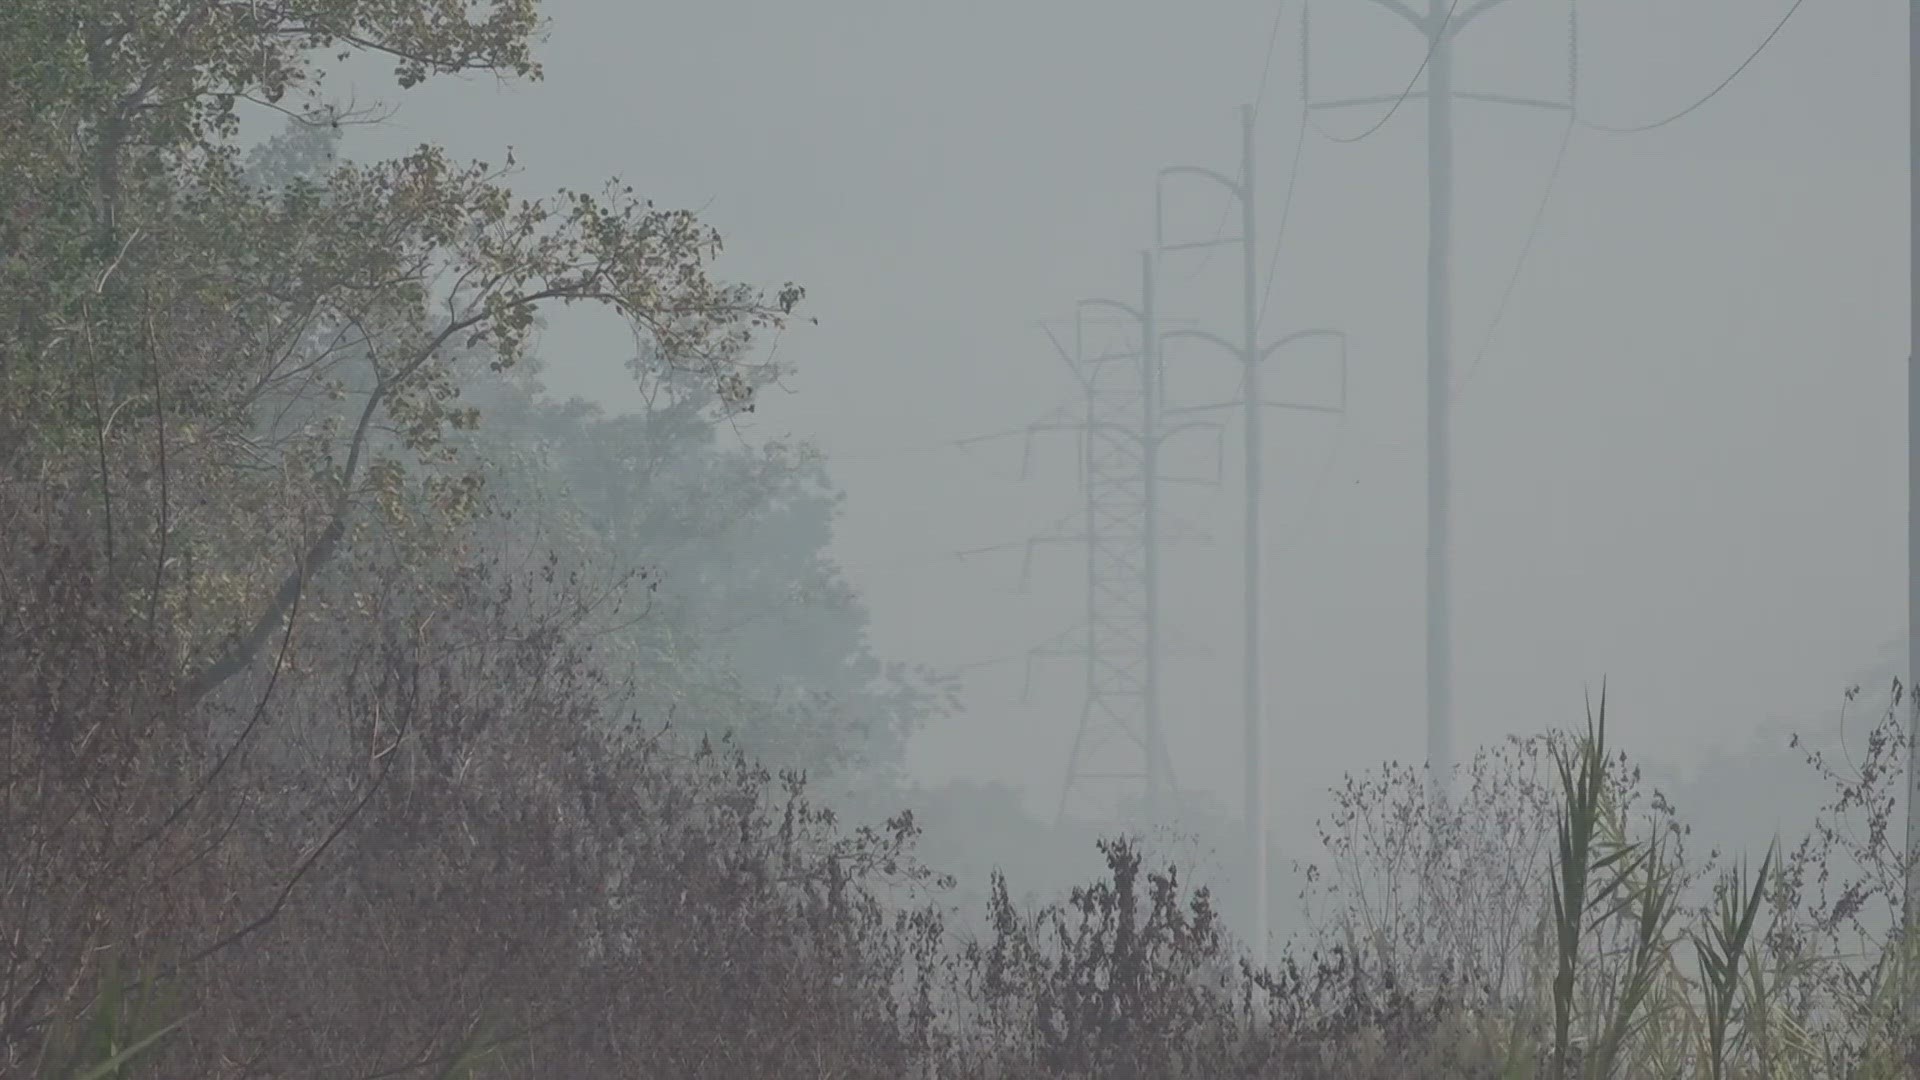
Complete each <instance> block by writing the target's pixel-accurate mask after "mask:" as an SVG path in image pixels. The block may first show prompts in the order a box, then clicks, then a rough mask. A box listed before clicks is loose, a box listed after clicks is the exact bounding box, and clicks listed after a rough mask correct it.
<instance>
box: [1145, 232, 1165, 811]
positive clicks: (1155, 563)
mask: <svg viewBox="0 0 1920 1080" xmlns="http://www.w3.org/2000/svg"><path fill="white" fill-rule="evenodd" d="M1140 382H1141V388H1142V393H1141V401H1142V402H1143V410H1142V411H1143V416H1142V417H1141V425H1140V454H1141V458H1142V465H1141V473H1142V476H1143V479H1144V480H1145V483H1146V489H1147V490H1146V498H1145V504H1146V509H1145V513H1143V514H1142V515H1141V517H1142V521H1141V532H1142V534H1143V535H1142V536H1141V541H1140V542H1141V547H1142V549H1143V551H1144V554H1145V559H1144V560H1143V561H1144V563H1145V566H1144V575H1143V576H1144V578H1145V581H1144V582H1143V589H1144V591H1145V593H1146V608H1147V625H1146V638H1147V650H1146V651H1147V656H1146V661H1147V662H1146V701H1145V703H1144V707H1143V709H1142V714H1143V718H1144V720H1145V724H1144V727H1145V728H1146V731H1145V735H1146V751H1147V820H1148V823H1149V824H1156V825H1157V824H1159V823H1160V815H1161V813H1162V812H1163V811H1164V810H1165V806H1164V805H1163V803H1162V796H1163V794H1164V792H1163V791H1162V789H1163V788H1164V786H1165V785H1166V782H1167V768H1166V746H1165V744H1164V743H1163V742H1162V741H1161V731H1160V405H1161V402H1160V328H1159V326H1158V324H1157V323H1156V321H1155V318H1154V306H1153V252H1151V251H1142V252H1141V253H1140Z"/></svg>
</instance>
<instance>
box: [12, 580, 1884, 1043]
mask: <svg viewBox="0 0 1920 1080" xmlns="http://www.w3.org/2000/svg"><path fill="white" fill-rule="evenodd" d="M43 565H45V566H47V567H49V568H50V570H49V572H48V573H46V574H44V575H42V576H41V577H40V578H39V579H38V580H37V581H36V582H35V583H34V588H36V589H37V590H38V591H39V593H40V594H41V596H40V603H39V604H38V605H20V606H16V607H15V608H14V609H13V610H15V611H17V612H20V613H21V614H20V616H19V618H20V619H22V620H24V621H22V622H20V623H18V624H16V625H15V626H14V627H13V628H12V629H11V630H10V631H9V633H10V635H11V636H10V637H9V641H10V642H12V643H13V644H12V646H11V647H12V648H13V651H12V652H11V653H9V656H10V660H9V664H10V669H9V676H10V677H9V678H8V679H7V680H6V681H5V685H4V686H3V687H0V717H4V718H5V722H6V724H7V726H8V730H7V732H6V738H7V739H8V744H7V745H8V746H9V747H10V748H11V749H10V752H9V755H8V758H7V762H8V764H7V772H6V774H5V785H6V791H5V792H4V794H5V798H4V800H0V812H4V814H5V815H6V816H5V819H4V820H0V927H4V929H5V932H6V933H5V937H6V941H5V944H4V948H0V1075H6V1076H32V1077H59V1078H81V1077H85V1078H89V1080H91V1078H104V1077H145V1076H152V1077H176V1076H178V1077H209V1076H213V1077H229V1076H230V1077H242V1076H295V1075H325V1076H329V1077H361V1078H367V1080H372V1078H375V1077H392V1076H463V1077H465V1076H474V1077H478V1076H529V1077H531V1076H580V1077H592V1076H647V1077H656V1076H658V1077H728V1078H733V1077H748V1076H798V1077H873V1078H882V1077H885V1078H897V1077H954V1078H980V1080H989V1078H1004V1080H1016V1078H1028V1077H1033V1078H1039V1077H1047V1078H1068V1077H1116V1078H1128V1077H1140V1078H1147V1077H1153V1078H1183V1077H1231V1076H1242V1077H1278V1076H1289V1077H1295V1076H1309V1077H1326V1078H1329V1080H1373V1078H1378V1080H1386V1078H1401V1077H1413V1076H1418V1077H1433V1078H1454V1077H1457V1078H1463V1080H1464V1078H1479V1077H1487V1078H1495V1077H1499V1078H1507V1077H1511V1078H1528V1077H1552V1078H1561V1077H1579V1078H1582V1080H1587V1078H1596V1080H1597V1078H1604V1077H1650V1078H1651V1077H1662V1078H1666V1077H1679V1078H1689V1080H1691V1078H1710V1080H1724V1078H1734V1077H1737V1078H1743V1080H1744V1078H1755V1077H1768V1078H1780V1080H1787V1078H1809V1080H1810V1078H1835V1080H1838V1078H1850V1080H1853V1078H1857V1080H1870V1078H1877V1077H1887V1078H1892V1077H1900V1076H1910V1075H1916V1074H1917V1073H1916V1065H1920V1057H1916V1056H1915V1050H1914V1045H1915V1044H1914V1040H1913V1038H1912V1032H1913V1030H1914V1029H1913V1027H1912V1025H1910V1024H1908V1023H1907V1022H1906V1019H1905V1015H1906V1013H1905V1009H1904V1006H1905V1003H1906V1002H1908V1001H1909V1000H1911V999H1912V998H1913V995H1912V994H1911V988H1912V981H1913V980H1912V973H1913V972H1914V971H1915V965H1914V964H1913V963H1912V962H1911V957H1910V950H1909V949H1908V948H1907V947H1906V946H1905V945H1903V944H1902V943H1901V936H1900V935H1899V934H1898V933H1897V932H1896V931H1897V927H1898V925H1899V922H1900V918H1899V917H1900V914H1901V912H1900V897H1901V895H1902V882H1903V880H1904V875H1905V872H1906V865H1905V859H1904V854H1903V852H1902V850H1901V841H1900V840H1899V838H1898V835H1897V834H1898V830H1897V828H1896V827H1895V814H1896V811H1897V810H1898V809H1899V808H1900V806H1901V800H1900V797H1899V794H1900V787H1901V778H1902V777H1903V775H1904V769H1905V740H1904V737H1903V733H1902V731H1901V725H1900V724H1899V723H1898V722H1897V716H1896V711H1894V710H1890V711H1889V712H1888V713H1887V715H1886V716H1885V717H1884V718H1883V720H1882V722H1881V723H1880V724H1879V726H1878V727H1876V728H1875V729H1874V730H1873V731H1872V732H1871V734H1870V735H1869V738H1868V740H1867V745H1866V753H1865V756H1864V758H1863V760H1862V761H1861V762H1860V763H1859V764H1858V766H1857V767H1856V768H1854V769H1852V770H1850V771H1847V772H1842V771H1841V770H1839V769H1837V768H1835V767H1833V766H1832V765H1831V764H1830V763H1829V762H1827V761H1825V760H1824V759H1823V758H1822V757H1821V756H1820V755H1818V754H1811V755H1809V762H1810V764H1811V766H1812V767H1813V768H1815V769H1816V770H1819V771H1820V772H1821V774H1822V775H1823V776H1825V777H1827V778H1828V779H1829V780H1830V781H1831V782H1832V783H1833V785H1834V797H1833V799H1832V800H1831V802H1830V803H1829V804H1828V806H1827V807H1826V808H1825V810H1824V811H1823V812H1822V814H1821V815H1820V817H1819V819H1818V820H1816V821H1815V822H1814V823H1812V827H1811V828H1810V830H1809V831H1808V833H1807V834H1806V836H1805V837H1804V838H1802V839H1800V840H1799V841H1798V842H1796V843H1794V844H1791V845H1786V846H1776V847H1775V848H1773V849H1771V850H1769V851H1766V852H1762V853H1756V857H1754V858H1752V859H1751V860H1748V859H1745V858H1740V859H1734V860H1731V861H1728V860H1723V859H1721V858H1720V857H1719V856H1718V855H1717V854H1716V853H1708V854H1707V855H1706V856H1704V857H1696V856H1695V855H1694V854H1693V853H1691V852H1690V851H1689V850H1688V847H1687V843H1688V832H1687V829H1686V827H1685V825H1684V823H1683V821H1682V819H1681V816H1680V813H1679V811H1678V810H1677V809H1676V808H1675V807H1673V806H1672V805H1671V804H1670V803H1669V802H1668V801H1667V799H1666V798H1665V797H1664V796H1663V795H1662V794H1661V793H1660V792H1658V791H1653V790H1649V789H1648V787H1647V785H1645V784H1644V783H1643V781H1642V779H1641V776H1640V774H1639V773H1638V771H1637V770H1636V769H1634V768H1633V766H1632V765H1631V763H1630V761H1629V759H1628V758H1627V757H1625V756H1624V755H1622V754H1620V753H1618V752H1617V751H1615V750H1613V749H1612V748H1610V747H1609V746H1608V744H1607V741H1606V710H1605V703H1604V699H1603V701H1602V702H1601V704H1600V706H1599V709H1598V710H1597V713H1595V714H1594V715H1592V716H1590V717H1589V722H1588V724H1587V726H1586V728H1585V729H1584V730H1580V731H1574V732H1570V733H1565V734H1556V735H1551V736H1543V737H1540V738H1536V739H1529V740H1514V741H1512V742H1510V743H1507V744H1505V745H1503V746H1500V747H1496V748H1493V749H1490V750H1488V751H1486V752H1483V753H1482V754H1481V755H1479V756H1478V757H1477V758H1476V759H1475V761H1474V762H1473V763H1472V764H1471V765H1470V766H1468V767H1467V768H1466V769H1464V770H1463V771H1462V777H1461V780H1462V783H1461V784H1460V785H1459V788H1460V790H1459V793H1458V794H1457V795H1456V796H1454V797H1453V798H1452V799H1450V800H1448V801H1446V802H1436V801H1434V800H1432V799H1430V798H1429V797H1428V794H1427V790H1426V785H1425V783H1424V779H1425V778H1424V777H1423V776H1422V775H1421V774H1420V773H1419V772H1418V771H1417V770H1409V769H1398V768H1388V769H1383V770H1381V771H1380V772H1379V773H1378V774H1377V775H1374V776H1369V777H1363V778H1355V779H1352V780H1349V781H1348V782H1347V783H1346V784H1345V785H1343V786H1342V787H1341V788H1339V789H1338V790H1336V791H1335V792H1334V806H1333V812H1332V814H1331V816H1330V817H1329V818H1328V820H1327V821H1326V822H1325V823H1324V824H1323V828H1322V840H1323V847H1324V857H1323V859H1322V860H1321V862H1320V863H1319V864H1318V865H1316V867H1314V868H1313V869H1312V871H1311V872H1310V873H1309V875H1308V880H1309V886H1308V896H1307V899H1308V901H1309V910H1310V912H1311V914H1312V927H1313V933H1312V935H1311V937H1310V938H1309V939H1308V940H1306V941H1304V942H1302V943H1300V944H1298V945H1297V946H1295V947H1293V948H1292V949H1290V950H1289V951H1288V952H1286V953H1285V954H1283V955H1282V956H1281V958H1280V959H1279V960H1278V961H1277V962H1276V963H1275V964H1273V965H1272V966H1270V967H1267V968H1258V969H1257V968H1255V967H1254V966H1253V965H1251V964H1250V963H1249V962H1248V961H1247V959H1246V955H1247V954H1246V951H1245V950H1244V949H1243V948H1242V947H1241V946H1240V944H1239V943H1238V942H1236V941H1235V940H1234V939H1233V937H1232V935H1231V934H1230V933H1229V932H1228V930H1227V928H1226V926H1225V924H1224V922H1223V920H1222V918H1221V916H1220V915H1219V913H1218V912H1217V911H1216V910H1215V906H1214V900H1213V897H1212V896H1211V894H1210V893H1209V891H1208V889H1206V888H1205V887H1194V886H1193V885H1192V884H1190V882H1189V881H1188V880H1187V878H1186V877H1185V875H1184V873H1183V871H1182V869H1181V868H1179V867H1176V866H1172V865H1165V864H1161V863H1157V862H1154V861H1151V860H1150V859H1149V858H1148V857H1147V855H1146V854H1145V853H1144V850H1145V849H1144V848H1143V846H1142V845H1141V843H1140V842H1138V841H1137V840H1136V839H1135V838H1131V837H1126V836H1120V837H1115V838H1113V839H1111V840H1108V841H1106V842H1104V843H1102V844H1101V849H1100V850H1101V854H1102V856H1103V857H1104V859H1105V866H1106V870H1105V874H1104V875H1103V876H1102V877H1101V879H1100V880H1098V881H1095V882H1092V883H1089V884H1087V885H1085V886H1083V887H1080V888H1077V889H1074V890H1073V891H1072V892H1071V893H1070V895H1067V896H1065V897H1062V898H1060V899H1058V900H1057V901H1055V902H1053V903H1031V902H1029V903H1016V902H1015V901H1014V899H1013V896H1014V892H1013V889H1012V888H1011V887H1010V885H1009V882H1008V881H1007V880H1006V879H1005V877H1003V876H1001V875H1000V874H998V873H995V874H994V876H993V879H992V882H991V888H990V890H989V898H988V901H987V905H986V906H987V911H986V913H985V916H986V917H985V919H984V920H981V919H979V918H978V917H977V915H978V913H964V912H956V911H954V910H951V909H950V908H949V907H948V906H947V904H948V897H949V892H950V889H951V886H952V882H951V881H949V880H947V879H943V878H942V877H940V876H939V875H937V874H935V873H933V872H932V871H931V870H929V869H928V868H926V867H924V866H922V865H921V864H920V863H919V862H918V860H916V858H915V855H914V843H915V840H916V837H917V836H918V833H919V827H918V823H917V822H916V821H915V820H914V819H913V817H912V815H910V814H901V815H899V816H897V817H894V818H892V819H890V820H887V821H884V822H881V823H878V824H875V825H871V826H848V825H846V824H844V823H843V822H841V821H840V820H838V818H837V817H836V815H835V814H834V813H833V812H832V811H830V810H828V809H826V808H824V807H822V806H821V805H819V804H818V803H816V802H815V801H814V800H812V799H811V798H810V796H809V793H808V789H807V783H806V778H805V777H804V775H802V774H800V773H798V772H792V771H789V772H776V771H772V770H769V769H767V768H764V767H762V766H760V765H758V764H756V763H754V762H753V761H751V760H750V759H749V758H748V756H747V755H746V754H744V753H742V752H740V751H739V750H738V749H737V748H734V747H732V746H731V745H729V744H727V743H725V742H712V741H702V742H699V743H697V744H692V745H689V744H687V743H685V742H683V741H681V740H680V739H678V738H677V737H676V736H675V735H674V734H673V733H672V731H671V730H670V729H666V728H662V727H658V726H655V727H644V726H641V725H639V724H624V725H616V724H609V723H607V722H606V719H605V717H604V715H603V713H601V712H600V703H601V702H604V701H605V700H606V699H607V696H608V695H607V694H606V692H605V691H606V687H605V686H604V685H602V684H601V683H600V682H599V681H598V679H597V676H596V675H595V674H594V673H595V671H596V668H595V667H594V665H593V664H592V662H591V659H592V658H591V654H590V649H588V648H587V646H586V645H585V644H583V643H582V642H581V640H579V639H578V638H577V637H576V636H573V635H570V634H569V633H568V632H566V627H567V626H568V625H569V620H570V619H572V618H573V616H574V615H575V614H577V613H576V612H573V611H572V610H571V609H570V608H569V606H568V605H569V604H570V603H571V601H570V600H569V599H568V598H569V597H571V596H576V595H578V594H579V590H578V589H577V588H574V587H572V586H570V585H569V583H568V582H567V581H566V580H565V575H563V574H560V573H558V572H557V571H556V570H555V569H554V568H553V567H552V566H551V565H549V566H545V567H536V568H534V569H532V570H529V571H525V572H522V573H519V574H510V573H505V572H496V571H494V570H481V569H466V570H461V571H458V572H451V573H450V574H449V576H448V577H447V578H446V580H444V581H441V582H439V583H437V586H436V590H435V592H434V598H435V599H434V606H433V607H432V609H431V612H429V611H427V610H425V609H422V610H418V611H416V610H410V609H408V608H406V607H405V605H403V604H400V602H399V601H390V604H391V605H392V606H389V607H387V608H385V609H381V610H372V611H368V612H366V613H364V615H362V616H360V617H358V618H357V619H356V618H354V617H349V616H340V617H336V618H334V619H333V620H331V621H330V622H328V623H326V624H323V627H322V628H321V629H316V630H315V631H313V632H312V634H311V635H310V636H309V638H308V639H307V641H306V642H304V645H303V650H301V651H296V650H294V649H293V648H292V647H291V644H290V642H291V639H290V637H289V639H288V641H283V642H282V647H281V653H280V656H279V657H278V659H277V660H276V662H275V665H274V667H273V668H272V669H271V670H269V671H267V672H264V673H263V674H262V675H261V676H260V677H259V678H258V679H256V680H254V681H253V682H251V683H244V682H243V683H242V684H240V685H239V691H236V692H235V693H234V694H232V695H230V696H228V697H225V698H221V699H217V700H215V699H206V700H202V699H191V698H188V697H186V696H185V695H183V694H182V693H181V690H180V688H179V687H178V686H177V685H175V684H173V683H171V682H169V679H168V676H167V674H166V673H167V671H168V670H169V669H168V667H167V665H166V663H165V655H166V650H165V648H164V647H163V646H164V642H162V641H158V640H155V639H154V638H153V637H151V636H148V635H149V631H147V630H145V629H143V628H142V627H141V626H140V625H139V624H137V623H129V622H128V620H127V619H126V618H125V616H124V612H122V611H119V610H117V609H115V608H114V607H113V606H112V605H111V604H110V603H104V602H102V601H101V600H100V597H99V595H98V594H97V592H96V591H95V586H96V583H95V582H94V581H93V579H92V578H91V577H90V576H89V575H88V573H87V568H86V566H85V565H84V563H83V562H82V561H67V562H62V561H61V560H59V559H49V560H47V561H46V562H44V563H43ZM47 612H51V613H56V614H52V615H46V616H45V620H46V621H45V623H44V625H43V624H40V623H35V622H33V621H32V620H33V619H34V618H35V617H36V613H47ZM56 616H57V617H56ZM148 625H149V626H150V625H151V621H149V624H148ZM327 627H331V628H332V629H331V630H328V629H326V628H327ZM329 633H331V635H332V636H329ZM1897 704H1898V701H1897V695H1896V706H1897ZM961 916H965V917H961ZM959 926H967V927H973V926H981V927H982V929H980V930H977V931H976V930H973V929H968V930H965V931H961V930H957V929H955V927H959Z"/></svg>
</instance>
